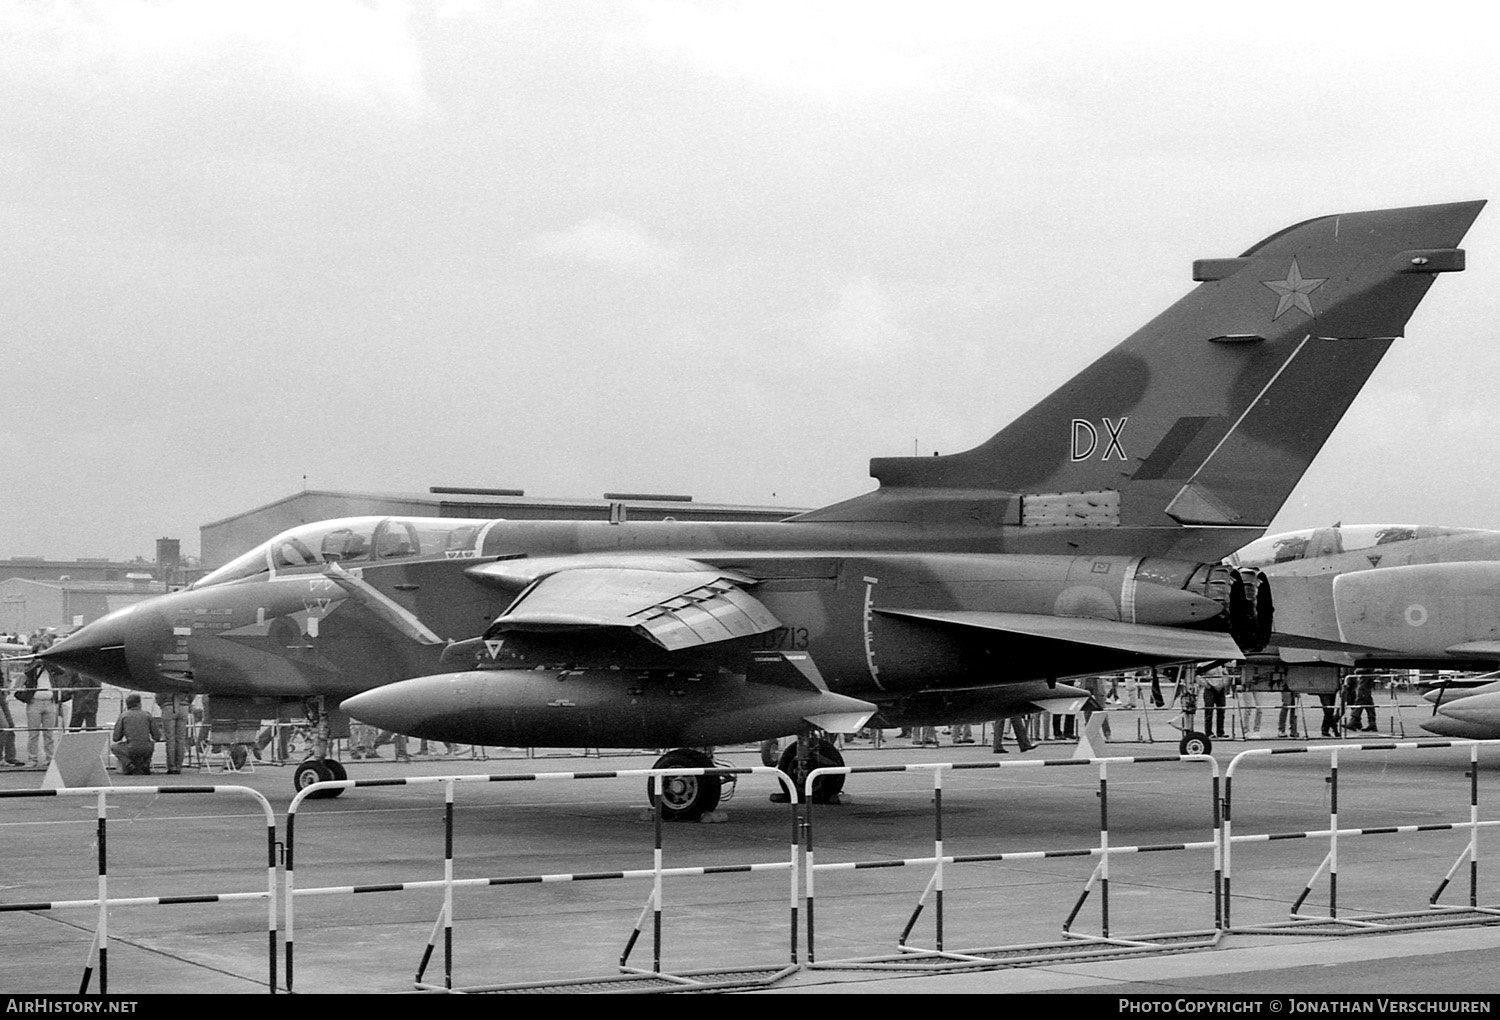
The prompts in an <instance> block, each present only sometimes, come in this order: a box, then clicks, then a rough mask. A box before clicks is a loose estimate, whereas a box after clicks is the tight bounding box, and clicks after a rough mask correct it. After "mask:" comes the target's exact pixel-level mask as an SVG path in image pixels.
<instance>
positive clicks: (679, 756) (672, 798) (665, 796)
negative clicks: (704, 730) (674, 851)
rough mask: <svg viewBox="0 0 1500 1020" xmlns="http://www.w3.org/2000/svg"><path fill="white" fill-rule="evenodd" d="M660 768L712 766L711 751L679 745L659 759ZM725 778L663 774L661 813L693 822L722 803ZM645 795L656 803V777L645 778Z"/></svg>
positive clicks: (656, 766) (670, 817)
mask: <svg viewBox="0 0 1500 1020" xmlns="http://www.w3.org/2000/svg"><path fill="white" fill-rule="evenodd" d="M651 767H652V768H657V769H711V768H713V767H714V759H713V756H712V755H708V754H704V753H703V752H702V751H693V750H690V749H688V748H685V747H679V748H678V749H677V750H675V751H668V752H667V753H666V754H664V755H662V756H661V757H660V758H658V759H656V764H655V765H653V766H651ZM723 784H724V780H723V779H721V778H720V777H719V776H663V777H662V779H661V790H662V793H661V816H662V818H664V819H666V820H668V821H682V822H692V821H696V820H698V819H699V818H701V817H703V816H704V815H706V814H708V813H709V812H710V811H712V810H713V809H714V808H716V807H718V806H719V795H720V794H721V793H723ZM646 796H647V797H648V798H649V799H650V801H651V806H652V807H655V806H656V780H655V778H654V777H653V778H650V779H648V780H647V781H646Z"/></svg>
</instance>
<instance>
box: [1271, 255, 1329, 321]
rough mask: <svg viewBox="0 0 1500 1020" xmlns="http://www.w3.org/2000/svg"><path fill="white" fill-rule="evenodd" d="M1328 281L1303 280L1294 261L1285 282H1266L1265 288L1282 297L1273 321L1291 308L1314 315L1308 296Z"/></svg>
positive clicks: (1299, 269)
mask: <svg viewBox="0 0 1500 1020" xmlns="http://www.w3.org/2000/svg"><path fill="white" fill-rule="evenodd" d="M1327 282H1328V280H1327V278H1326V277H1325V278H1324V279H1321V280H1313V279H1303V276H1302V269H1301V267H1299V266H1298V265H1297V260H1296V259H1295V258H1293V259H1292V268H1291V269H1290V270H1288V271H1287V274H1286V279H1285V280H1264V281H1262V284H1263V286H1266V287H1269V288H1271V289H1272V290H1273V291H1275V292H1276V293H1277V295H1279V296H1280V298H1281V300H1280V301H1277V302H1276V312H1275V314H1274V315H1272V316H1271V321H1272V322H1275V321H1276V320H1277V319H1279V318H1281V316H1282V315H1283V314H1284V313H1285V312H1286V311H1287V310H1288V309H1290V308H1300V309H1301V310H1302V311H1304V312H1306V313H1307V314H1308V315H1309V316H1311V315H1312V314H1313V306H1312V299H1311V298H1309V297H1308V296H1307V295H1309V294H1311V293H1312V292H1313V291H1315V290H1317V289H1318V288H1319V287H1321V286H1323V284H1325V283H1327Z"/></svg>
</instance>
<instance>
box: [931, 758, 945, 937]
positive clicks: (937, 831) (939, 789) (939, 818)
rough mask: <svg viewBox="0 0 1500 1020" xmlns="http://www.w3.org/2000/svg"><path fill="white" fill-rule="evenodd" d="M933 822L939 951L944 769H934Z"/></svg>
mask: <svg viewBox="0 0 1500 1020" xmlns="http://www.w3.org/2000/svg"><path fill="white" fill-rule="evenodd" d="M932 824H933V828H934V834H933V839H932V856H933V857H934V858H935V859H936V860H937V864H936V865H935V866H934V867H933V869H932V878H933V884H934V889H933V897H934V902H935V904H936V909H937V913H936V915H935V921H936V924H935V925H934V927H935V928H936V938H935V939H934V940H933V945H935V946H936V947H937V951H938V952H940V953H941V952H942V951H943V770H942V769H940V768H939V769H933V770H932Z"/></svg>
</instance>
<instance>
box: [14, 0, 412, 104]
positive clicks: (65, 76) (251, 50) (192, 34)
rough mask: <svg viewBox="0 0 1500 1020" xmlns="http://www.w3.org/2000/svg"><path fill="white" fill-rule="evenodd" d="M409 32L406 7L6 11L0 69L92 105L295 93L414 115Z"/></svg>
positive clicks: (275, 1)
mask: <svg viewBox="0 0 1500 1020" xmlns="http://www.w3.org/2000/svg"><path fill="white" fill-rule="evenodd" d="M409 22H410V17H409V11H408V10H407V8H406V6H405V5H404V4H395V3H357V2H354V0H344V2H326V3H316V4H306V3H295V2H286V0H265V2H260V3H255V4H243V5H241V4H220V3H215V4H205V3H199V2H194V0H187V2H184V0H176V2H173V0H168V2H162V3H143V2H130V0H121V2H101V3H86V2H75V3H66V2H63V3H56V4H45V5H44V4H35V5H32V4H22V5H7V6H5V7H4V8H3V9H0V67H4V68H6V69H7V71H6V72H5V77H8V78H12V79H17V80H27V81H35V80H37V79H41V80H49V79H51V80H55V81H59V82H64V83H67V84H68V85H69V86H70V87H73V88H76V89H77V90H78V91H80V92H84V93H92V94H93V95H97V96H106V95H110V94H114V93H118V92H119V91H121V90H124V91H126V92H133V91H139V92H144V93H146V94H148V95H149V94H155V93H160V92H164V91H173V90H176V89H179V88H191V89H192V90H193V91H195V92H198V93H204V94H206V95H208V96H213V95H214V94H236V93H239V94H244V93H248V94H251V95H254V94H258V93H264V92H272V93H279V92H282V91H288V90H289V91H299V90H300V91H305V92H308V93H311V94H313V95H316V96H319V97H323V98H326V99H331V100H334V101H337V102H340V103H350V104H357V105H366V106H372V107H376V108H379V109H382V110H391V109H398V110H404V111H407V112H414V111H417V110H419V109H420V108H421V107H422V105H423V102H424V84H423V73H422V63H421V59H420V53H419V50H418V48H417V45H416V42H415V40H414V38H413V37H412V34H411V30H410V29H411V26H410V23H409Z"/></svg>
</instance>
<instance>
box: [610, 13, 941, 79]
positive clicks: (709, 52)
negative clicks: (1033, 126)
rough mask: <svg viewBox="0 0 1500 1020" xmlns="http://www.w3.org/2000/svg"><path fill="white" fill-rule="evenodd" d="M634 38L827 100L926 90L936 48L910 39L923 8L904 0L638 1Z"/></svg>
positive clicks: (934, 72)
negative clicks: (853, 1) (901, 1)
mask: <svg viewBox="0 0 1500 1020" xmlns="http://www.w3.org/2000/svg"><path fill="white" fill-rule="evenodd" d="M641 13H642V15H643V24H642V27H641V30H640V34H639V36H638V39H639V41H640V42H642V43H644V44H645V46H646V47H647V48H648V49H651V50H655V51H657V52H659V53H663V54H667V55H671V56H676V57H680V58H684V59H686V60H687V61H689V62H690V63H692V64H695V65H697V66H698V67H699V68H701V69H703V70H706V71H709V72H710V73H713V74H716V75H720V76H723V77H729V78H740V79H750V80H753V81H756V82H759V83H760V84H762V85H765V86H770V87H772V88H776V89H782V90H787V91H797V92H810V93H813V94H818V95H822V96H824V97H825V98H828V99H838V98H842V97H844V96H850V95H863V94H869V93H879V92H886V91H891V90H900V91H906V90H911V89H916V90H923V91H925V90H928V89H930V88H932V87H933V86H934V85H935V83H936V80H937V77H938V62H937V57H936V55H935V54H934V53H933V52H932V51H930V50H926V49H925V48H924V47H922V46H921V45H914V44H913V40H912V34H913V33H918V34H925V31H924V22H928V21H929V18H928V12H926V11H925V10H917V9H907V10H903V9H902V6H901V5H896V6H891V5H889V4H876V3H861V4H859V5H853V6H851V5H842V4H808V3H773V2H757V3H749V4H746V3H739V4H718V3H715V4H711V5H708V6H699V5H696V4H690V3H653V4H649V5H642V7H641Z"/></svg>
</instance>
